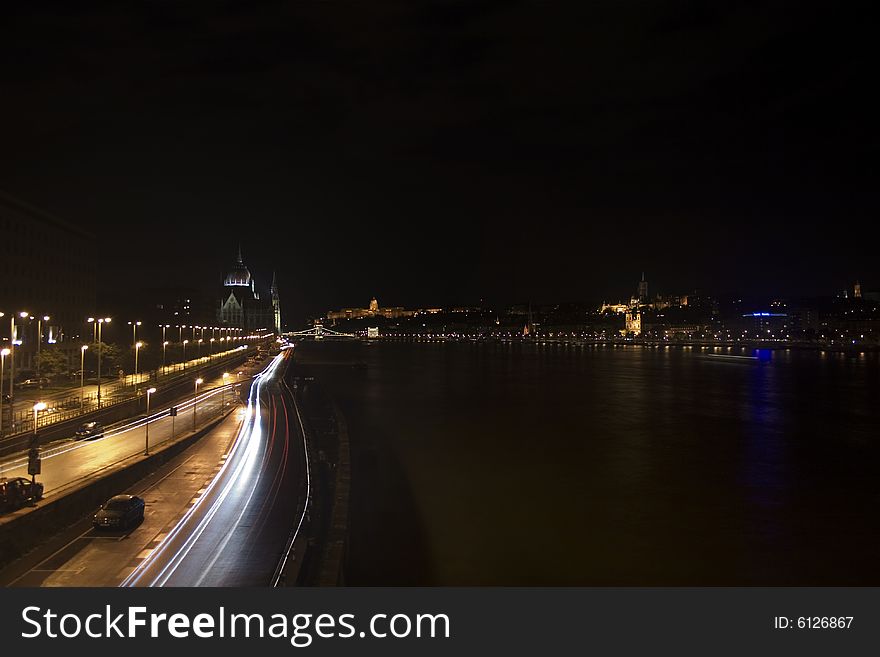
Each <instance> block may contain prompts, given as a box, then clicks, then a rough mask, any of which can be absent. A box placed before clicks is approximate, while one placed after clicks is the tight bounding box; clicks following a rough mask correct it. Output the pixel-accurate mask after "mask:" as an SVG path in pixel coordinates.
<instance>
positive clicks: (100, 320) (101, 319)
mask: <svg viewBox="0 0 880 657" xmlns="http://www.w3.org/2000/svg"><path fill="white" fill-rule="evenodd" d="M89 321H90V322H94V323H95V329H96V336H97V343H98V408H100V407H101V351H102V349H101V329H102V328H103V327H104V324H109V323H110V321H111V319H110V318H109V317H99V318H98V319H95V318H94V317H89Z"/></svg>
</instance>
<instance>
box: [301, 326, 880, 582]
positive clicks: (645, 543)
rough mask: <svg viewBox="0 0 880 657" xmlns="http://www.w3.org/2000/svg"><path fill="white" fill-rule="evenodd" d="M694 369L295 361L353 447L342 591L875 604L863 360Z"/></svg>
mask: <svg viewBox="0 0 880 657" xmlns="http://www.w3.org/2000/svg"><path fill="white" fill-rule="evenodd" d="M707 354H708V351H707V350H701V349H696V348H695V349H681V348H676V347H670V348H642V347H636V346H620V347H597V346H583V347H574V346H560V345H552V344H547V345H544V346H538V345H519V344H479V343H476V344H475V343H463V344H442V343H433V344H431V343H427V344H411V343H382V344H371V345H367V344H363V343H355V344H352V343H349V344H343V343H323V344H307V345H304V346H303V347H302V348H300V349H299V351H298V354H297V357H298V360H299V361H301V362H303V363H305V364H308V363H309V362H313V363H316V364H315V365H314V367H315V369H316V373H317V374H318V375H319V377H320V379H321V381H322V382H324V384H325V386H326V387H328V388H329V389H330V390H331V392H332V393H333V394H334V396H335V397H336V398H337V399H338V401H339V402H340V405H341V406H342V408H343V410H344V411H345V413H346V415H347V417H348V419H349V424H350V429H351V433H352V448H353V499H352V518H353V520H352V527H351V544H350V550H349V572H348V573H347V574H348V582H349V583H351V584H441V585H446V584H449V585H454V584H474V585H479V584H496V585H503V584H507V585H517V584H522V585H542V584H546V585H565V584H571V585H575V584H599V585H602V584H705V585H708V584H762V583H766V584H875V585H876V584H880V565H878V561H877V559H876V554H877V548H878V547H880V545H878V537H880V520H878V518H880V514H878V513H877V508H878V506H877V505H878V502H880V493H878V490H880V489H878V486H880V484H878V482H880V477H878V475H880V458H878V457H880V448H878V442H877V438H878V435H880V434H878V429H880V412H878V410H877V408H878V403H877V402H878V395H880V382H878V369H880V367H878V359H877V357H876V355H871V354H869V355H867V356H860V357H858V358H851V357H847V356H842V355H839V354H833V353H828V354H826V355H824V356H822V355H820V354H818V353H813V352H809V353H807V352H797V351H776V352H773V353H772V354H770V357H769V358H767V357H766V356H764V355H762V357H761V358H760V360H759V361H754V360H744V361H736V360H731V361H725V360H723V359H715V358H711V357H708V355H707ZM355 362H366V363H367V367H366V368H363V369H361V368H352V367H350V364H351V363H355ZM318 363H323V364H318Z"/></svg>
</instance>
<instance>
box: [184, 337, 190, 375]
mask: <svg viewBox="0 0 880 657" xmlns="http://www.w3.org/2000/svg"><path fill="white" fill-rule="evenodd" d="M187 342H189V340H184V341H183V369H184V370H185V369H186V344H187Z"/></svg>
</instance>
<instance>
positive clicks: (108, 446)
mask: <svg viewBox="0 0 880 657" xmlns="http://www.w3.org/2000/svg"><path fill="white" fill-rule="evenodd" d="M222 387H223V379H222V377H219V378H217V379H215V380H214V381H210V382H208V383H207V384H206V385H204V388H203V389H204V390H205V392H203V393H200V394H199V401H198V403H197V404H195V403H194V402H193V399H194V398H191V399H189V400H187V401H185V402H183V403H180V404H178V415H177V417H176V418H174V419H173V420H172V418H170V417H167V408H164V409H158V410H156V411H151V416H150V417H155V416H157V415H158V416H161V415H163V414H165V415H166V417H159V418H158V419H155V420H154V421H151V422H150V423H149V425H150V426H149V432H150V446H151V448H155V447H157V446H159V445H161V444H162V443H164V442H166V441H168V440H170V439H171V438H172V429H173V434H174V435H175V436H179V435H181V434H183V433H185V432H186V431H189V430H191V429H192V426H193V410H194V409H195V413H196V422H197V424H198V423H203V422H204V421H206V420H208V419H212V418H216V416H217V413H218V411H219V409H220V406H221V405H222V404H228V403H233V402H234V401H235V395H236V394H237V393H236V392H234V391H233V390H231V389H229V388H227V389H225V391H224V390H223V389H222ZM146 425H147V422H146V419H145V418H138V419H134V420H129V421H126V422H123V423H119V424H117V425H111V426H109V427H108V428H107V429H106V431H105V434H104V437H103V438H100V439H97V440H82V441H74V440H72V439H71V440H70V441H66V442H64V441H61V442H55V443H53V444H52V445H51V446H48V447H47V448H45V449H44V450H43V456H42V474H41V475H39V477H38V478H37V480H38V481H40V482H41V483H42V484H43V487H44V495H45V496H46V497H48V496H50V495H53V494H58V493H59V492H63V490H64V489H65V488H67V487H68V486H71V485H75V484H76V483H78V482H80V481H82V480H83V479H84V478H86V477H90V476H94V475H96V474H100V473H101V472H102V471H104V470H106V469H108V468H111V467H113V466H115V465H117V464H119V463H120V462H121V461H124V460H125V459H128V458H130V457H132V456H134V455H137V454H143V452H144V449H145V447H146V432H147V426H146ZM0 476H3V477H28V474H27V457H26V456H25V455H20V456H17V457H11V458H9V459H7V460H5V461H4V462H3V463H0Z"/></svg>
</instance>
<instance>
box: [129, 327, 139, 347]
mask: <svg viewBox="0 0 880 657" xmlns="http://www.w3.org/2000/svg"><path fill="white" fill-rule="evenodd" d="M128 325H129V326H130V327H131V343H132V344H135V343H136V342H137V340H138V326H140V325H141V322H129V323H128Z"/></svg>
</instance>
